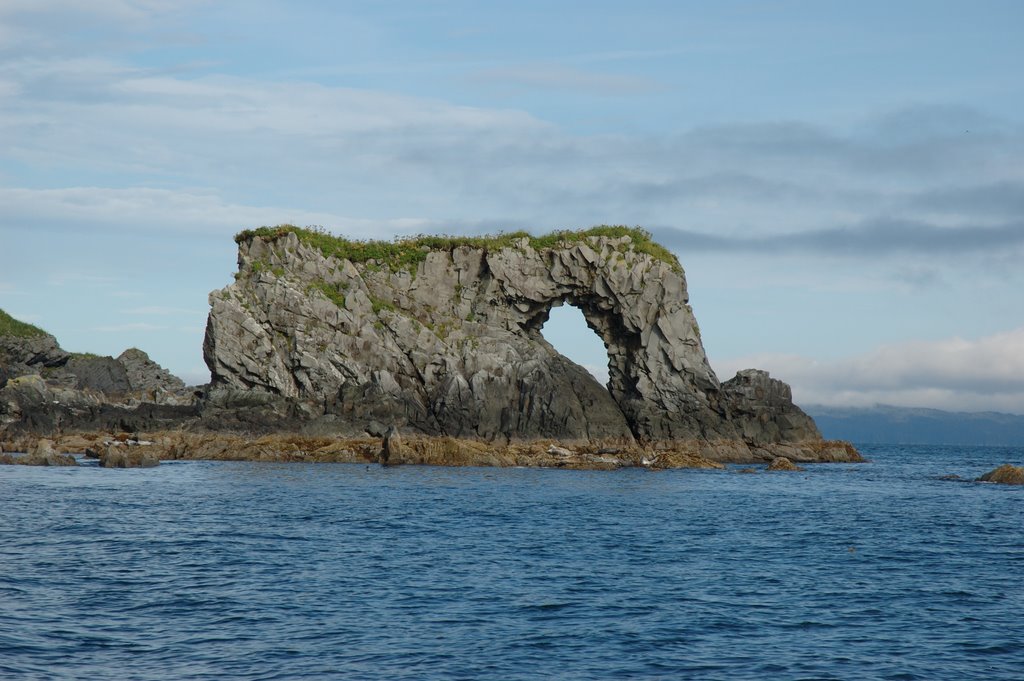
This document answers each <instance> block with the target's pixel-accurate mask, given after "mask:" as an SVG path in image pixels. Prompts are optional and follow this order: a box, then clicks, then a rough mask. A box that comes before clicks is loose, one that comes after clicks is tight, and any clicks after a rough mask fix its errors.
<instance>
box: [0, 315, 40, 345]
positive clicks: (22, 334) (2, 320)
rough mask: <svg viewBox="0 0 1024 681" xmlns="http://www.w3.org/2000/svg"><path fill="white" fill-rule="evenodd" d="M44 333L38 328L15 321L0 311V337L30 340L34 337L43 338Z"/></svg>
mask: <svg viewBox="0 0 1024 681" xmlns="http://www.w3.org/2000/svg"><path fill="white" fill-rule="evenodd" d="M45 335H46V332H45V331H43V330H42V329H40V328H39V327H38V326H33V325H32V324H29V323H27V322H23V321H20V320H17V319H15V318H14V317H12V316H11V315H9V314H7V313H6V312H4V311H3V310H0V336H14V337H15V338H32V337H34V336H45Z"/></svg>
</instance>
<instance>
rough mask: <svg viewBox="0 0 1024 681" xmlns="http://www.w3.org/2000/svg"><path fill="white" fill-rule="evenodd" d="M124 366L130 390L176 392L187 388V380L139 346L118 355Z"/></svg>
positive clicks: (118, 359) (118, 360)
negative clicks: (158, 362) (183, 379)
mask: <svg viewBox="0 0 1024 681" xmlns="http://www.w3.org/2000/svg"><path fill="white" fill-rule="evenodd" d="M117 362H118V364H120V365H121V366H122V367H124V373H125V378H126V379H127V381H128V390H134V391H140V392H142V391H149V392H176V391H181V390H185V382H184V381H182V380H181V379H180V378H178V377H177V376H175V375H174V374H172V373H171V372H169V371H167V369H164V368H163V367H162V366H160V365H159V364H157V363H156V362H154V361H153V360H151V359H150V358H149V355H147V354H146V353H145V352H143V351H142V350H139V349H138V348H128V349H127V350H125V351H124V352H122V353H121V354H120V355H118V357H117Z"/></svg>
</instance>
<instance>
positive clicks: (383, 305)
mask: <svg viewBox="0 0 1024 681" xmlns="http://www.w3.org/2000/svg"><path fill="white" fill-rule="evenodd" d="M370 305H371V306H372V307H373V314H379V313H380V311H381V310H387V311H388V312H394V311H395V306H394V305H392V304H391V303H389V302H388V301H386V300H381V299H380V298H374V297H373V296H370Z"/></svg>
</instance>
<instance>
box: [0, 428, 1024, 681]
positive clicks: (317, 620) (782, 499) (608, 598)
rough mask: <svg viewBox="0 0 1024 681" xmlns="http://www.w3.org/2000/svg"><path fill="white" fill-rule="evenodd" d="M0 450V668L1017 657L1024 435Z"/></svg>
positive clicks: (738, 666) (123, 671)
mask: <svg viewBox="0 0 1024 681" xmlns="http://www.w3.org/2000/svg"><path fill="white" fill-rule="evenodd" d="M861 449H862V451H863V452H864V453H865V455H866V456H868V457H869V458H870V459H871V463H866V464H825V465H816V466H808V467H807V470H806V472H803V473H765V472H761V473H759V474H756V475H749V474H740V473H738V472H737V471H738V469H739V468H740V467H732V468H730V469H729V470H727V471H703V470H675V471H648V470H621V471H612V472H598V471H566V470H543V469H493V468H434V467H395V468H387V469H382V468H380V467H378V466H375V465H373V466H364V465H351V464H310V465H306V464H273V463H249V462H242V463H239V462H192V461H188V462H165V463H164V464H162V465H161V466H160V467H158V468H154V469H142V470H105V469H100V468H97V467H95V466H82V467H80V468H77V469H75V468H32V467H23V466H2V467H0V503H2V509H3V510H2V514H3V515H2V522H0V678H2V679H90V680H102V679H117V680H118V681H121V680H123V679H268V680H269V679H387V680H389V681H392V680H397V679H496V680H498V679H500V680H502V681H506V680H510V679H539V678H544V679H729V680H736V679H758V680H760V679H857V680H862V679H929V680H931V679H985V680H992V679H1022V678H1024V488H1022V487H1010V486H1002V485H993V484H981V483H971V482H966V481H956V480H944V479H940V478H941V476H945V475H950V474H956V475H959V476H961V477H963V478H968V479H970V478H974V477H977V476H978V475H980V474H982V473H984V472H986V471H988V470H990V469H992V468H994V467H996V466H997V465H999V464H1002V463H1007V462H1010V463H1016V464H1022V463H1024V450H1022V449H1013V448H980V447H979V448H968V447H955V448H952V447H951V448H943V447H933V446H929V447H910V446H900V447H889V446H864V447H862V448H861Z"/></svg>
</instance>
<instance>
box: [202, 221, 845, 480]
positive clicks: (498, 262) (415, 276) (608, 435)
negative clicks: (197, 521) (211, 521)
mask: <svg viewBox="0 0 1024 681" xmlns="http://www.w3.org/2000/svg"><path fill="white" fill-rule="evenodd" d="M236 241H237V243H238V273H237V274H236V275H235V282H234V283H232V284H231V285H229V286H227V287H226V288H223V289H220V290H218V291H214V292H213V293H211V294H210V306H211V310H210V315H209V318H208V322H207V329H206V340H205V343H204V355H205V358H206V362H207V365H208V366H209V368H210V370H211V373H212V377H213V382H212V385H211V390H210V395H209V397H208V400H209V404H210V405H217V404H220V405H224V406H226V407H227V406H230V405H237V404H239V400H245V401H247V402H248V403H252V404H256V405H258V406H260V407H261V408H265V407H266V406H267V405H273V407H274V408H275V409H277V410H278V411H280V410H282V409H286V410H288V412H289V413H291V414H298V415H300V416H301V417H303V418H306V419H308V420H310V421H316V422H319V423H329V424H332V427H334V428H337V429H339V431H344V430H345V429H348V430H351V431H353V432H363V431H365V430H366V429H367V424H369V423H394V424H396V425H397V426H399V427H400V428H401V429H402V430H403V431H404V432H410V433H421V434H425V435H450V436H454V437H460V438H475V439H483V440H488V441H503V442H509V441H517V440H530V439H537V438H557V439H559V440H562V441H572V440H588V441H595V440H608V441H620V442H626V443H630V442H639V443H643V444H645V445H646V444H654V443H664V442H676V443H678V442H687V443H690V444H691V445H696V446H697V447H698V448H699V450H700V451H701V452H702V453H703V454H705V455H707V456H710V457H711V458H717V459H719V460H733V461H741V460H770V459H771V458H773V457H774V455H784V456H787V457H788V458H790V459H793V460H797V461H815V460H843V459H844V458H850V459H853V458H855V457H856V452H855V451H853V450H852V448H849V447H848V446H847V445H842V444H839V443H826V442H823V441H822V438H821V435H820V433H819V432H818V429H817V428H816V427H815V425H814V422H813V421H812V420H811V418H810V417H808V416H807V415H806V414H805V413H804V412H802V411H801V410H800V409H799V408H798V407H796V406H795V405H794V404H793V403H792V399H791V395H790V391H789V387H788V386H787V385H785V384H784V383H782V382H781V381H777V380H775V379H771V378H770V377H769V376H768V375H767V374H766V373H765V372H756V371H755V372H741V374H740V375H738V376H737V378H736V379H733V380H732V381H729V382H726V383H725V384H724V385H723V384H722V383H721V382H720V381H719V380H718V378H717V377H716V376H715V373H714V372H713V371H712V369H711V366H710V365H709V363H708V360H707V357H706V355H705V353H704V347H703V345H702V342H701V337H700V330H699V328H698V326H697V322H696V320H695V319H694V316H693V312H692V310H691V308H690V306H689V304H688V295H687V290H686V278H685V275H684V272H683V268H682V267H681V265H680V264H679V262H678V260H677V259H676V258H675V256H674V255H672V253H671V252H669V251H668V250H666V249H665V248H663V247H661V246H660V245H658V244H657V243H655V242H653V241H652V240H651V238H650V235H649V234H648V233H646V232H644V231H643V230H639V229H631V228H625V227H597V228H594V229H591V230H587V231H581V232H559V233H555V234H551V235H547V236H543V237H533V236H530V235H528V234H525V233H515V234H502V235H497V236H494V237H466V238H454V237H421V238H416V239H407V240H402V241H395V242H375V241H369V242H359V241H349V240H345V239H341V238H338V237H334V236H331V235H329V234H326V233H324V232H321V231H316V230H309V229H301V228H297V227H293V226H288V225H286V226H279V227H271V228H260V229H256V230H249V231H245V232H242V233H240V234H239V235H238V236H237V237H236ZM565 303H568V304H571V305H575V306H577V307H578V308H579V309H580V310H581V311H582V312H583V315H584V317H585V318H586V320H587V323H588V325H589V326H590V328H591V329H593V330H594V332H595V333H597V335H598V336H599V337H600V338H601V339H602V340H603V341H604V344H605V347H606V348H607V350H608V372H609V381H608V386H607V389H605V387H603V386H601V385H600V384H599V383H598V382H597V381H596V380H595V379H594V378H593V377H592V376H591V375H590V374H589V373H588V372H587V371H586V370H585V369H583V368H582V367H580V366H578V365H576V364H574V363H573V362H572V361H570V360H569V359H567V358H565V357H563V356H562V355H560V354H559V353H558V352H557V351H556V350H555V349H554V348H553V347H552V346H551V345H550V344H549V343H548V342H547V341H545V340H544V338H543V336H542V335H541V327H542V326H543V325H544V322H545V321H547V319H548V315H549V313H550V311H551V309H552V308H553V307H555V306H558V305H562V304H565ZM257 396H262V397H257Z"/></svg>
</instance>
